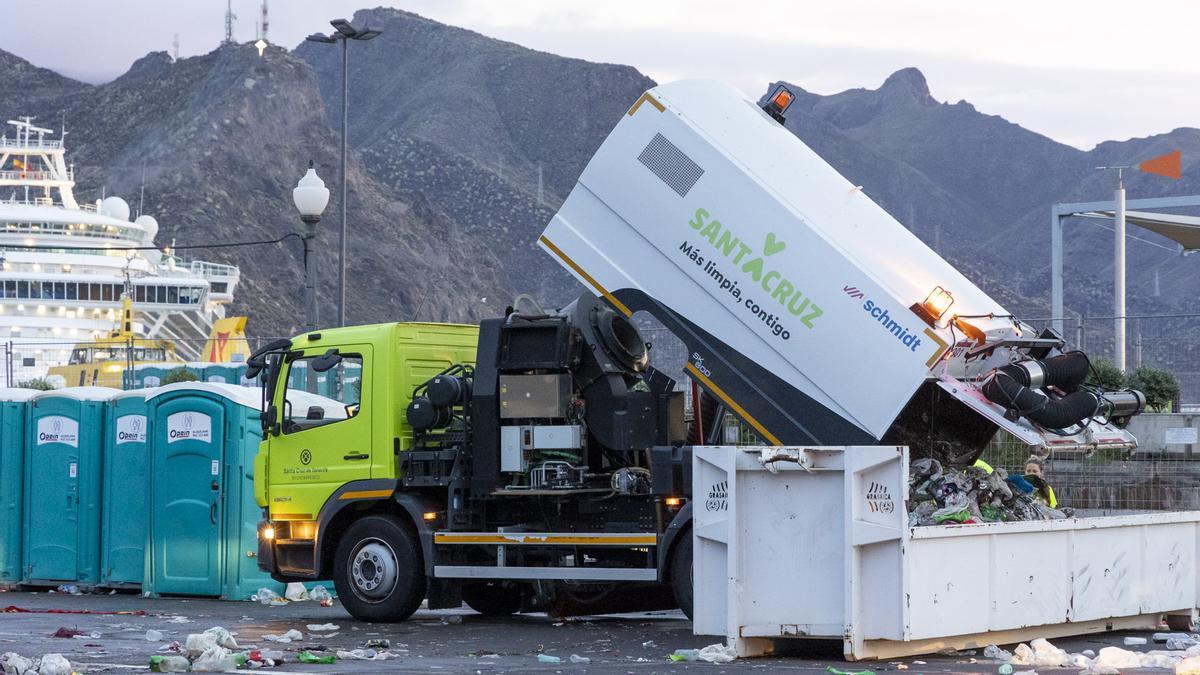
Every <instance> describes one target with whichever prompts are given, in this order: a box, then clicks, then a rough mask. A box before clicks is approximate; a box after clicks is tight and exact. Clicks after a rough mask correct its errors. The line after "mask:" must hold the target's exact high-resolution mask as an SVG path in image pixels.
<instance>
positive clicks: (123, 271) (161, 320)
mask: <svg viewBox="0 0 1200 675" xmlns="http://www.w3.org/2000/svg"><path fill="white" fill-rule="evenodd" d="M53 136H54V132H53V131H52V130H50V129H45V128H41V127H37V126H34V124H33V118H31V117H22V118H20V119H17V120H9V121H8V126H7V127H5V128H4V134H3V135H2V136H0V345H3V347H4V350H5V351H7V352H9V353H10V354H11V355H15V356H16V361H17V366H18V367H21V368H22V372H25V373H29V374H39V373H45V372H46V370H47V369H48V368H50V367H52V366H55V365H61V364H64V363H67V362H68V361H69V360H70V359H71V357H72V349H73V347H74V346H75V344H76V343H79V342H86V341H88V340H92V339H96V338H99V337H101V336H103V335H106V334H108V333H109V332H110V331H111V330H112V329H113V327H114V326H115V325H116V324H117V323H118V321H119V320H120V315H121V299H122V295H123V294H126V293H128V294H129V296H130V298H131V299H132V301H133V309H134V316H135V321H134V326H133V329H134V331H135V332H136V334H137V335H140V336H142V337H145V338H154V339H162V340H171V341H172V342H173V343H174V345H175V351H176V353H177V354H178V356H179V357H180V358H182V359H184V360H197V359H199V358H200V357H201V352H202V351H203V347H204V343H205V340H206V338H207V337H208V336H209V334H210V332H211V329H212V326H213V323H214V322H215V321H217V320H218V319H221V318H223V317H224V316H225V308H226V306H227V305H228V303H229V302H231V301H232V300H233V294H234V292H235V291H236V289H237V284H238V279H239V274H240V273H239V271H238V268H237V267H234V266H232V265H225V264H219V263H211V262H203V261H199V260H196V261H191V262H186V261H184V260H182V259H181V258H178V257H176V256H175V255H173V251H171V249H170V248H169V247H167V248H165V249H163V248H158V247H155V244H154V238H155V235H157V233H158V222H157V221H155V219H154V218H153V217H152V216H149V215H143V214H138V216H137V217H136V218H134V219H133V220H130V211H129V204H128V203H126V202H125V200H123V199H121V198H120V197H116V196H109V197H106V198H105V199H102V200H97V201H96V202H95V203H85V204H80V203H78V202H77V201H76V200H75V195H74V187H75V180H74V178H75V169H74V166H73V165H70V164H68V163H67V161H66V156H65V149H64V147H63V139H62V134H59V137H58V138H57V139H56V138H53ZM138 247H145V248H146V249H147V250H129V249H133V248H138ZM150 247H155V248H150ZM11 358H12V357H11V356H10V359H11Z"/></svg>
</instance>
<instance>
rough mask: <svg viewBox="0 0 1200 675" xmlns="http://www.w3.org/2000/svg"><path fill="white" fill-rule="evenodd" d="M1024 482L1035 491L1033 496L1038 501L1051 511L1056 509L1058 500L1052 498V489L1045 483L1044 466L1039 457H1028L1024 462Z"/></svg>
mask: <svg viewBox="0 0 1200 675" xmlns="http://www.w3.org/2000/svg"><path fill="white" fill-rule="evenodd" d="M1025 480H1027V481H1029V483H1030V485H1033V487H1034V488H1035V489H1036V492H1035V495H1036V497H1037V499H1038V500H1039V501H1041V502H1042V503H1044V504H1045V505H1046V506H1049V507H1050V508H1052V509H1056V508H1058V499H1057V498H1056V497H1055V496H1054V488H1052V487H1050V483H1048V482H1046V464H1045V462H1044V461H1043V460H1042V458H1041V457H1038V456H1037V455H1030V456H1029V459H1027V460H1025Z"/></svg>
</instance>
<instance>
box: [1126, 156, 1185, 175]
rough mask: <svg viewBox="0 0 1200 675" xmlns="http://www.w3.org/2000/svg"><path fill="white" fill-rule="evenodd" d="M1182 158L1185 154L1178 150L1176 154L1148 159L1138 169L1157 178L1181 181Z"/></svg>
mask: <svg viewBox="0 0 1200 675" xmlns="http://www.w3.org/2000/svg"><path fill="white" fill-rule="evenodd" d="M1182 158H1183V153H1181V152H1180V151H1178V150H1176V151H1175V152H1168V153H1167V154H1165V155H1162V156H1160V157H1155V158H1153V159H1148V160H1146V161H1144V162H1142V163H1141V164H1138V167H1137V168H1138V169H1141V170H1142V171H1145V172H1146V173H1152V174H1154V175H1156V176H1166V177H1167V178H1174V179H1175V180H1179V177H1180V176H1182V175H1183V162H1182Z"/></svg>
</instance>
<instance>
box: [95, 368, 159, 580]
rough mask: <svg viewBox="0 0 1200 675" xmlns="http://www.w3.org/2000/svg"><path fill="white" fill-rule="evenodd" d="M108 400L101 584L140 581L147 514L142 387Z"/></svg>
mask: <svg viewBox="0 0 1200 675" xmlns="http://www.w3.org/2000/svg"><path fill="white" fill-rule="evenodd" d="M109 406H110V409H109V420H110V422H109V424H108V425H107V426H106V428H105V443H106V446H105V451H104V452H105V460H104V508H103V509H102V514H103V519H104V526H103V530H102V536H103V541H102V545H101V565H100V567H101V579H100V580H101V582H102V583H103V584H104V585H106V586H118V585H129V584H140V583H142V577H143V575H144V571H145V569H144V568H145V563H146V551H145V549H146V521H147V516H148V515H149V513H148V512H149V508H148V505H147V501H149V499H148V497H147V490H146V485H147V474H148V473H149V471H148V469H149V464H150V457H149V451H148V442H147V441H148V438H149V436H148V434H147V432H148V427H149V424H148V423H147V420H146V398H145V395H144V391H137V392H134V393H132V394H122V395H120V396H118V397H115V398H114V399H113V400H112V401H111V402H110V403H109Z"/></svg>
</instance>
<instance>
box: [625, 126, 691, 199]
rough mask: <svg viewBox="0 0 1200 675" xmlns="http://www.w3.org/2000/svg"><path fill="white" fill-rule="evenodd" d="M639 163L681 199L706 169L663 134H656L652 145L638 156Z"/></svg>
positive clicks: (651, 142)
mask: <svg viewBox="0 0 1200 675" xmlns="http://www.w3.org/2000/svg"><path fill="white" fill-rule="evenodd" d="M638 161H639V162H641V163H642V164H644V165H645V166H646V168H647V169H650V170H651V171H653V172H654V175H655V176H658V177H659V178H661V179H662V182H664V183H666V184H667V185H668V186H669V187H670V188H671V189H672V190H674V191H675V192H676V194H678V195H679V196H680V197H686V196H687V193H688V191H689V190H691V189H692V187H693V186H694V185H695V184H696V181H698V180H700V177H701V176H703V175H704V169H701V168H700V165H699V164H697V163H695V162H693V161H692V160H691V158H690V157H688V156H687V155H685V154H683V151H682V150H680V149H679V148H677V147H675V144H674V143H672V142H671V141H668V140H667V139H666V138H664V137H663V135H662V134H654V138H653V139H651V140H650V144H649V145H647V146H646V149H645V150H642V154H640V155H638Z"/></svg>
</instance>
